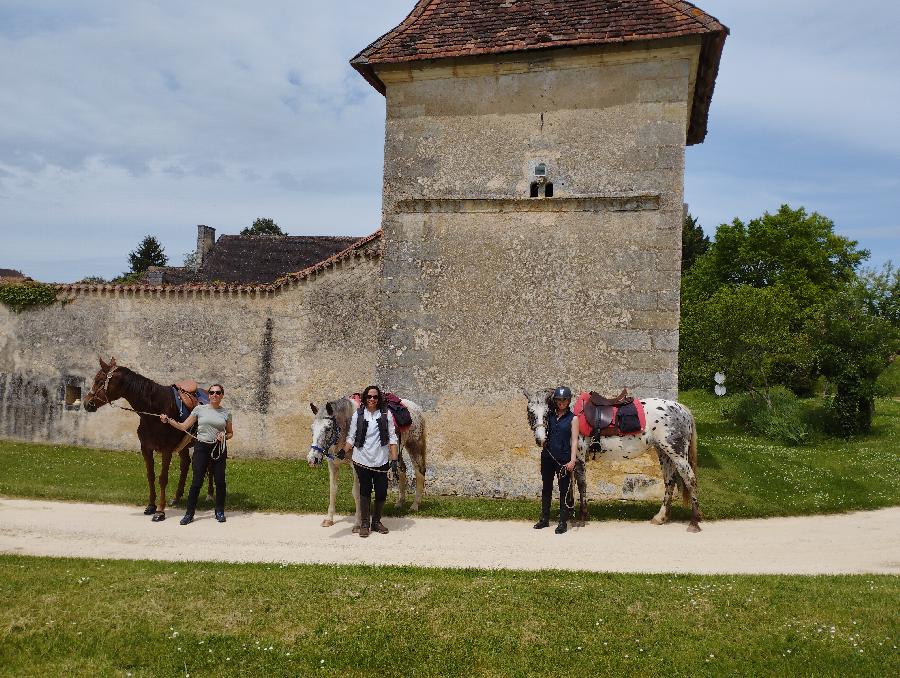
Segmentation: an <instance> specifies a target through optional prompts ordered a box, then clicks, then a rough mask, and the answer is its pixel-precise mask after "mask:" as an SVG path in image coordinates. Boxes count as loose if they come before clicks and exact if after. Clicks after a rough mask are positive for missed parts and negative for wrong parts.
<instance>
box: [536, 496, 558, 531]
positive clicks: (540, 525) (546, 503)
mask: <svg viewBox="0 0 900 678" xmlns="http://www.w3.org/2000/svg"><path fill="white" fill-rule="evenodd" d="M552 499H553V497H550V496H547V497H545V496H543V495H541V518H540V520H538V521H537V522H536V523H535V524H534V529H536V530H543V529H544V528H545V527H550V502H551V501H552Z"/></svg>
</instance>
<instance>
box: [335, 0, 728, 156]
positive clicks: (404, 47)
mask: <svg viewBox="0 0 900 678" xmlns="http://www.w3.org/2000/svg"><path fill="white" fill-rule="evenodd" d="M689 35H696V36H700V37H701V38H702V41H703V48H702V52H701V63H700V73H698V80H697V88H696V90H697V91H696V93H695V100H694V115H693V117H692V120H691V126H690V131H689V133H688V143H689V144H692V143H699V142H701V141H703V138H704V137H705V136H706V118H707V115H708V110H709V102H710V99H711V98H712V89H713V86H714V84H715V78H716V74H717V72H718V69H719V59H720V56H721V53H722V46H723V45H724V42H725V36H727V35H728V28H727V27H726V26H724V25H722V24H721V23H719V21H718V20H717V19H715V18H714V17H712V16H710V15H709V14H706V13H705V12H703V11H702V10H701V9H699V8H698V7H696V6H695V5H693V4H691V3H690V2H683V1H681V0H419V1H418V3H417V4H416V6H415V7H414V8H413V10H412V12H410V14H409V16H408V17H406V19H405V20H404V21H403V23H401V24H400V25H399V26H397V27H396V28H394V29H393V30H391V31H389V32H388V33H386V34H384V35H383V36H382V37H380V38H379V39H378V40H376V41H375V42H373V43H372V44H371V45H369V46H368V47H366V48H365V49H364V50H363V51H361V52H360V53H359V54H357V55H356V56H355V57H353V59H351V61H350V63H351V64H352V65H353V67H354V68H356V70H358V71H359V72H360V73H361V74H362V75H363V77H364V78H366V80H368V81H369V83H371V84H372V86H373V87H375V89H377V90H378V91H379V92H381V93H382V94H384V92H385V86H384V83H383V82H381V80H380V79H379V78H378V76H377V74H376V73H375V68H374V66H376V65H378V64H396V63H403V62H410V61H422V60H427V59H446V58H463V57H473V56H483V55H487V54H502V53H510V52H522V51H529V50H538V49H549V48H558V47H578V46H587V45H605V44H613V43H625V42H636V41H641V40H658V39H663V38H676V37H681V36H689Z"/></svg>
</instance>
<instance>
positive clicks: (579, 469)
mask: <svg viewBox="0 0 900 678" xmlns="http://www.w3.org/2000/svg"><path fill="white" fill-rule="evenodd" d="M575 483H576V484H577V485H578V517H577V518H576V519H575V520H573V521H572V524H573V525H574V526H576V527H584V524H585V523H586V522H587V521H588V508H587V469H585V466H584V462H583V461H582V460H581V459H578V460H576V461H575Z"/></svg>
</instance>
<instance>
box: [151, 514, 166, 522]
mask: <svg viewBox="0 0 900 678" xmlns="http://www.w3.org/2000/svg"><path fill="white" fill-rule="evenodd" d="M165 519H166V514H165V513H163V512H162V511H160V512H159V513H154V514H153V522H154V523H161V522H162V521H164V520H165Z"/></svg>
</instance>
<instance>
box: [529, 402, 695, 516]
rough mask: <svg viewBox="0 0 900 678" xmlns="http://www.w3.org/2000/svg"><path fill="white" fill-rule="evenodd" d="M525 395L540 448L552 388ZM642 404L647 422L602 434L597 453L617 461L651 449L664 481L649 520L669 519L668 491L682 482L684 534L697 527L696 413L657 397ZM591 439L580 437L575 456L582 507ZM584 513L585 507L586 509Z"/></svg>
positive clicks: (550, 403)
mask: <svg viewBox="0 0 900 678" xmlns="http://www.w3.org/2000/svg"><path fill="white" fill-rule="evenodd" d="M524 393H525V397H526V398H527V399H528V411H527V413H528V424H529V426H531V430H532V431H533V432H534V441H535V442H536V443H537V444H538V445H539V446H543V444H544V440H545V439H546V437H547V416H548V414H549V413H550V412H551V411H552V408H553V402H552V396H553V389H543V390H540V391H535V392H534V393H530V392H528V391H525V392H524ZM640 400H641V404H642V405H643V406H644V412H645V414H646V422H647V425H646V427H645V429H644V430H643V431H642V432H641V433H639V434H633V435H621V436H602V437H601V438H600V445H601V451H602V452H604V453H606V454H607V455H608V456H609V457H612V458H618V459H634V458H635V457H639V456H641V455H642V454H646V453H647V452H650V451H651V450H653V451H655V452H656V454H657V456H658V457H659V464H660V467H661V468H662V472H663V478H664V480H665V486H666V491H665V496H664V497H663V503H662V506H661V507H660V509H659V512H658V513H657V514H656V515H655V516H654V517H653V518H651V520H650V522H651V523H654V524H656V525H662V524H663V523H666V522H668V520H669V509H670V507H671V505H672V494H673V492H674V491H675V487H676V485H680V486H681V491H682V501H683V502H684V505H685V506H686V507H687V506H690V507H691V521H690V524H689V525H688V532H699V531H700V524H699V523H700V520H701V519H702V518H703V514H702V513H701V512H700V504H699V502H698V500H697V426H696V423H695V422H694V415H692V414H691V411H690V410H689V409H688V408H686V407H685V406H684V405H682V404H681V403H677V402H675V401H674V400H662V399H661V398H641V399H640ZM589 443H590V440H589V439H588V438H585V437H584V436H581V435H579V437H578V460H579V462H580V463H579V464H576V467H575V468H576V470H577V469H578V466H579V465H580V466H581V468H582V477H581V478H579V477H578V474H577V472H576V482H577V483H578V491H579V494H580V495H581V501H582V506H583V507H584V506H585V505H586V498H585V494H586V491H587V481H586V478H585V477H584V471H583V469H584V464H583V462H584V454H585V451H586V450H587V449H588V445H589ZM585 513H586V511H585Z"/></svg>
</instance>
